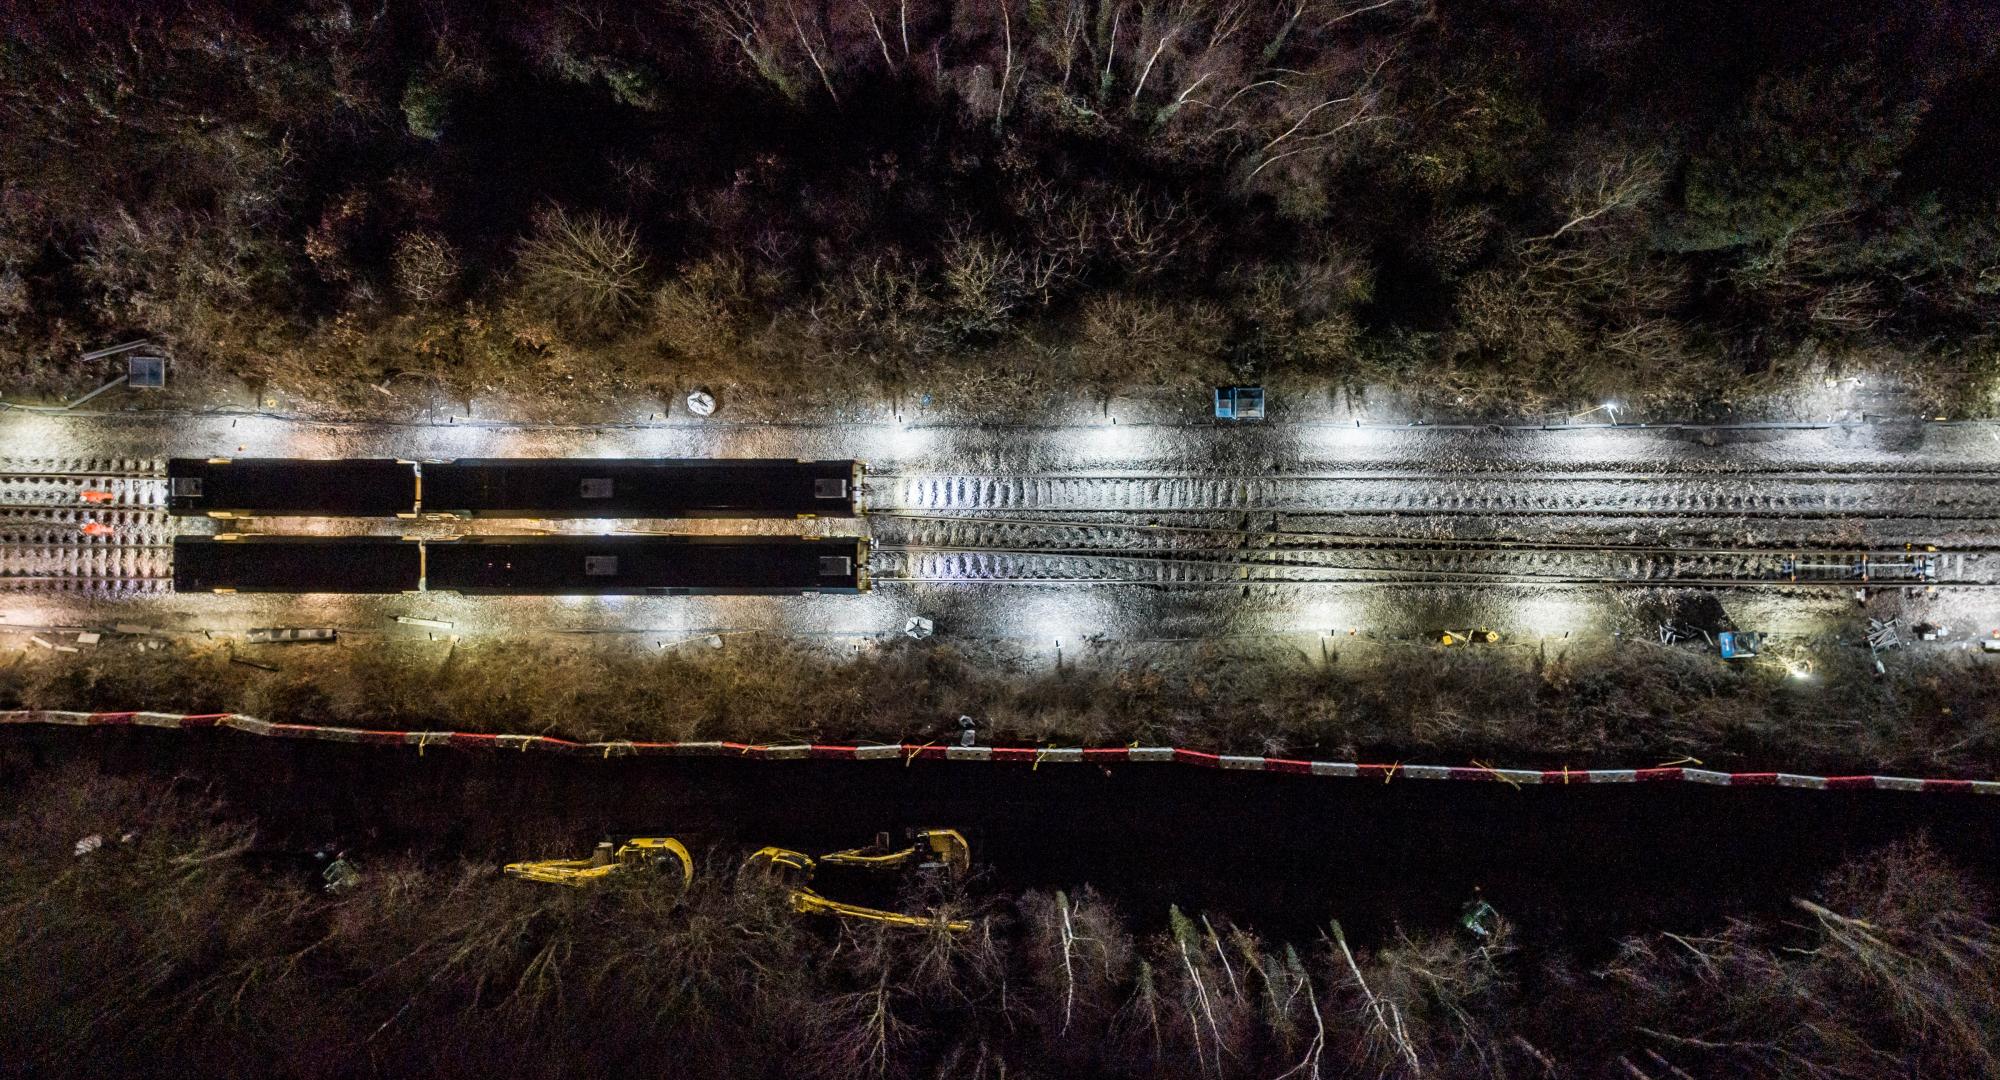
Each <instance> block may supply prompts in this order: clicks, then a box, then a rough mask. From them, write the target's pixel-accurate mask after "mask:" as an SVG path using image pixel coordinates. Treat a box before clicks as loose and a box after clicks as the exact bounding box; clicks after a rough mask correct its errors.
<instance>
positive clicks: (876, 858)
mask: <svg viewBox="0 0 2000 1080" xmlns="http://www.w3.org/2000/svg"><path fill="white" fill-rule="evenodd" d="M819 861H820V862H822V863H825V864H826V865H828V866H852V867H856V868H859V869H862V870H901V869H903V868H904V867H907V866H909V865H910V864H911V863H913V862H914V863H916V864H917V868H918V869H919V870H922V871H925V872H927V873H938V872H942V873H943V874H944V875H945V876H947V877H949V878H951V880H953V881H957V880H958V879H960V878H962V877H964V876H965V872H966V871H967V870H969V869H971V868H972V846H971V845H969V844H967V843H966V842H965V837H964V836H963V835H962V834H960V833H959V831H958V830H956V829H918V830H917V831H916V833H914V834H913V835H912V837H911V840H910V843H909V845H908V846H907V847H902V848H891V847H890V846H889V834H888V833H885V832H884V833H876V834H875V842H874V843H873V844H870V845H868V846H867V847H858V848H848V849H847V850H846V851H836V852H834V853H833V854H831V855H822V856H820V857H819Z"/></svg>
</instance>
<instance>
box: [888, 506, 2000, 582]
mask: <svg viewBox="0 0 2000 1080" xmlns="http://www.w3.org/2000/svg"><path fill="white" fill-rule="evenodd" d="M873 524H874V539H875V544H874V550H875V553H876V564H875V567H874V573H875V575H876V577H877V579H878V580H894V579H902V580H908V581H924V582H940V583H942V582H1003V581H1020V582H1056V581H1075V582H1099V583H1109V582H1118V583H1152V584H1223V583H1231V582H1236V583H1240V582H1246V581H1248V582H1381V581H1436V582H1464V583H1480V582H1509V583H1535V582H1545V583H1586V582H1587V583H1629V584H1662V585H1667V584H1720V583H1730V584H1742V583H1763V584H1775V583H1785V584H1794V583H1795V584H1818V585H1834V584H1840V585H1861V584H1874V585H1889V584H1951V585H1991V584H2000V561H1997V560H1996V557H1995V554H1993V553H1986V552H1983V551H1978V550H1975V551H1953V552H1943V553H1939V552H1927V551H1909V550H1880V551H1870V550H1864V549H1859V548H1855V549H1846V550H1834V549H1828V548H1786V547H1776V546H1773V547H1757V548H1740V547H1739V548H1721V547H1698V546H1665V545H1643V544H1636V543H1633V544H1620V543H1616V542H1606V541H1598V542H1591V543H1584V542H1563V541H1548V540H1544V541H1491V540H1468V539H1460V538H1432V537H1424V536H1393V535H1390V536H1381V535H1368V536H1363V535H1355V534H1351V533H1328V532H1309V531H1289V530H1277V529H1273V530H1264V529H1257V528H1249V527H1244V528H1225V527H1217V526H1191V525H1152V524H1144V525H1142V524H1132V523H1121V522H1111V521H1103V520H1091V521H1074V520H1057V519H1046V518H1020V517H1014V518H1001V517H993V516H985V515H979V516H951V515H923V514H911V515H898V514H883V515H877V516H876V518H875V520H874V522H873Z"/></svg>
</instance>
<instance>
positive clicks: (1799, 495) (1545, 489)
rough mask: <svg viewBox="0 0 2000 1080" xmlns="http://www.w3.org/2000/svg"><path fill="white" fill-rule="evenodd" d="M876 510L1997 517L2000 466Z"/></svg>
mask: <svg viewBox="0 0 2000 1080" xmlns="http://www.w3.org/2000/svg"><path fill="white" fill-rule="evenodd" d="M863 494H864V499H865V502H866V505H867V506H868V507H869V509H870V510H871V511H886V512H900V513H925V512H932V513H935V512H969V511H977V512H1029V511H1033V512H1042V513H1065V514H1135V513H1154V514H1158V513H1186V512H1209V513H1214V512H1229V513H1243V512H1274V513H1299V514H1315V515H1328V516H1333V515H1341V514H1412V515H1439V516H1443V515H1457V516H1488V515H1522V514H1529V515H1549V516H1575V515H1583V516H1592V517H1693V516H1731V517H1745V518H1907V519H1922V520H1965V519H1982V518H1990V517H1994V516H2000V472H1979V473H1973V472H1961V473H1943V474H1938V475H1930V474H1892V473H1866V472H1857V473H1812V472H1782V473H1780V472H1773V473H1764V474H1755V475H1754V476H1753V477H1752V478H1746V477H1744V476H1740V475H1735V474H1730V473H1716V474H1701V475H1693V476H1690V475H1685V474H1675V475H1673V476H1672V477H1671V478H1668V477H1666V476H1662V475H1644V474H1631V473H1603V472H1589V473H1538V472H1532V471H1524V472H1519V473H1474V474H1459V473H1446V474H1442V475H1441V474H1438V473H1379V472H1354V473H1346V474H1318V475H1311V476H1284V475H1274V476H1259V477H1206V476H1193V475H1188V476H1136V475H1135V476H1120V475H1109V474H1106V475H1066V476H1065V475H1054V476H1050V475H1043V476H1036V475H1027V474H1022V475H1003V474H972V473H967V474H957V475H922V476H918V475H871V476H869V477H868V479H867V481H866V483H865V485H864V489H863Z"/></svg>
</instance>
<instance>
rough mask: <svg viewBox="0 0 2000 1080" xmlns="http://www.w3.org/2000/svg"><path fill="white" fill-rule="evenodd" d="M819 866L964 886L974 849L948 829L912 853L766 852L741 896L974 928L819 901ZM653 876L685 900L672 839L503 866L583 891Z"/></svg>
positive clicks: (743, 881)
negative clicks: (771, 896) (616, 879)
mask: <svg viewBox="0 0 2000 1080" xmlns="http://www.w3.org/2000/svg"><path fill="white" fill-rule="evenodd" d="M821 865H825V866H839V867H848V868H852V869H857V870H862V871H865V872H881V873H892V872H899V871H902V872H915V873H920V874H929V875H938V876H941V877H942V878H944V879H945V880H949V881H957V880H959V879H961V878H963V877H964V876H965V874H966V872H967V871H968V870H969V869H971V866H972V849H971V847H970V845H968V844H967V843H966V842H965V837H964V836H963V835H961V834H960V833H958V832H957V831H956V830H953V829H920V830H918V831H917V832H915V833H914V834H913V838H912V841H911V843H910V844H909V845H907V846H905V847H902V848H894V847H891V846H890V844H889V834H887V833H880V834H877V836H876V838H875V842H874V843H873V844H869V845H867V846H864V847H858V848H849V849H847V850H845V851H836V852H832V853H831V854H827V855H823V856H821V857H820V858H818V859H814V858H813V857H812V856H810V855H807V854H805V853H804V852H799V851H792V850H790V849H789V848H781V847H764V848H759V849H758V850H757V851H755V852H753V853H751V855H750V857H749V858H748V859H745V860H744V861H743V865H742V867H741V868H739V869H738V871H737V874H736V884H737V887H738V888H740V889H756V890H771V891H775V892H780V893H782V894H783V895H784V897H785V900H786V903H787V904H788V905H789V906H790V907H791V909H792V911H794V912H796V913H798V914H800V915H831V916H834V917H836V918H841V919H852V920H855V921H858V922H872V923H880V924H884V925H888V926H904V927H912V928H919V929H939V928H942V929H945V930H948V931H951V932H953V933H964V932H965V931H967V930H970V929H972V923H971V922H969V921H967V920H964V919H943V918H939V917H936V916H926V915H908V914H904V913H902V912H897V911H887V910H884V909H882V908H873V907H867V906H864V905H861V904H850V903H847V902H845V901H840V900H834V899H830V898H828V897H826V896H824V895H821V894H820V893H819V892H818V891H817V890H815V889H814V888H813V887H812V881H813V874H814V871H815V870H816V869H817V868H818V867H819V866H821ZM635 871H650V872H653V873H655V874H656V875H657V876H658V877H659V878H660V879H661V880H663V881H665V882H667V883H668V884H669V887H671V888H673V889H674V890H675V892H676V895H685V894H686V892H687V890H688V887H689V886H690V885H691V884H692V883H693V881H694V860H693V859H692V858H690V857H689V855H688V851H687V848H686V847H685V846H683V845H682V844H681V842H680V841H679V840H675V839H673V838H672V837H633V838H631V839H629V840H626V841H624V842H623V843H614V842H612V841H608V840H607V841H604V842H602V843H600V844H598V845H597V848H596V850H595V851H593V852H591V855H590V857H589V858H587V859H549V860H543V861H540V862H518V863H508V864H507V866H506V867H505V872H506V874H507V876H509V877H515V878H520V879H522V880H525V881H541V882H547V883H549V884H553V885H568V886H571V887H572V888H583V887H586V886H590V885H593V884H596V883H599V882H602V881H604V880H606V879H608V878H611V877H612V876H614V875H618V876H626V875H630V874H632V873H634V872H635Z"/></svg>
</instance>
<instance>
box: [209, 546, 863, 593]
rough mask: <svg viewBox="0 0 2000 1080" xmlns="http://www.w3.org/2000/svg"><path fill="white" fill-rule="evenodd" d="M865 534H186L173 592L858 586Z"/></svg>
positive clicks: (845, 589) (828, 589)
mask: <svg viewBox="0 0 2000 1080" xmlns="http://www.w3.org/2000/svg"><path fill="white" fill-rule="evenodd" d="M867 589H868V542H867V541H866V540H862V539H854V538H840V539H835V538H827V539H821V538H816V537H798V536H464V537H454V538H451V539H441V540H417V539H405V538H399V537H388V536H239V535H233V534H228V533H225V534H222V535H219V536H214V537H205V536H183V537H177V538H176V539H175V540H174V590H175V591H176V592H186V593H193V592H220V593H231V592H243V593H253V592H254V593H349V594H368V593H403V592H455V593H460V594H464V595H468V596H690V595H759V594H762V595H789V594H799V593H859V592H866V591H867Z"/></svg>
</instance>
